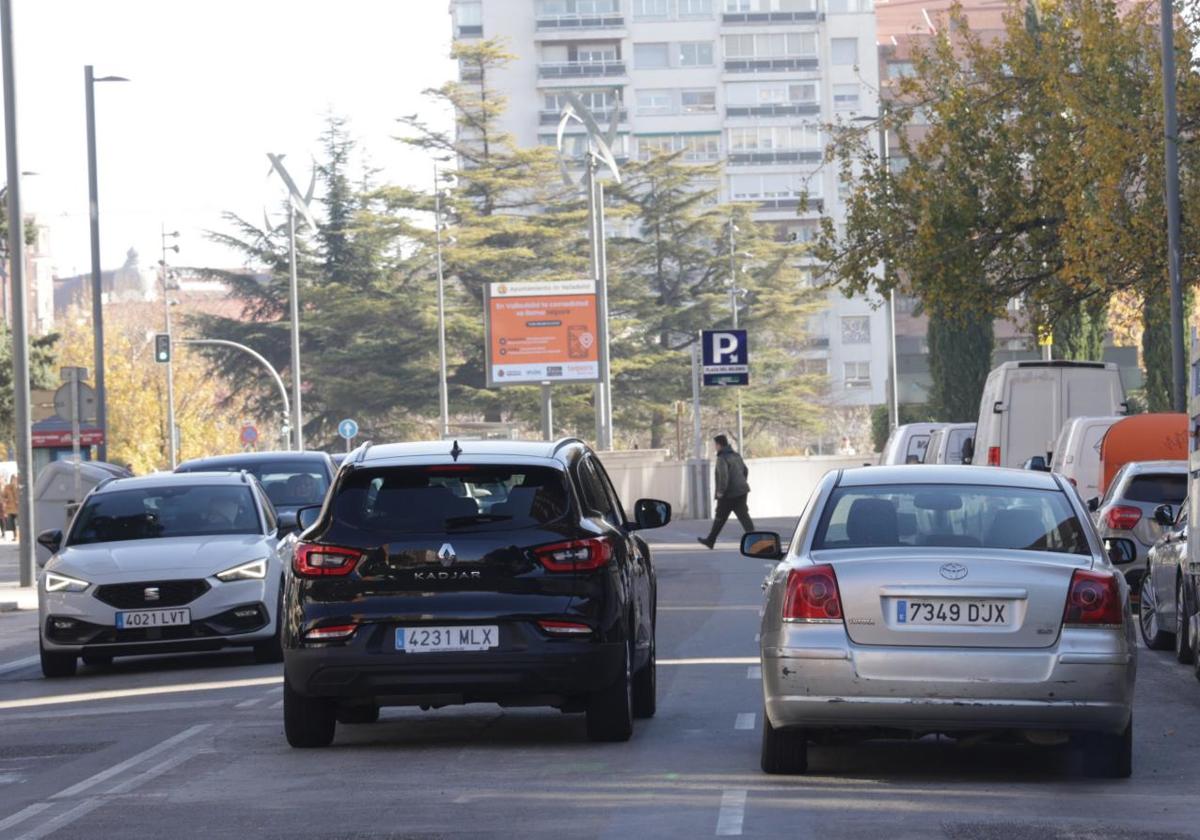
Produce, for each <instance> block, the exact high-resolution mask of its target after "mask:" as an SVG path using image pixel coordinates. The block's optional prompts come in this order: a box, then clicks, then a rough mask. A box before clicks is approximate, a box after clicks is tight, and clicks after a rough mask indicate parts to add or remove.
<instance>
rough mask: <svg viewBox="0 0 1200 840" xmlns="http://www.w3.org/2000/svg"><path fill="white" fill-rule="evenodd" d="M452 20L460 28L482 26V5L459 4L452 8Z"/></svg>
mask: <svg viewBox="0 0 1200 840" xmlns="http://www.w3.org/2000/svg"><path fill="white" fill-rule="evenodd" d="M454 19H455V21H456V22H457V23H458V25H459V26H460V27H462V26H483V4H482V3H466V2H462V0H460V2H459V3H458V4H457V5H456V6H455V7H454Z"/></svg>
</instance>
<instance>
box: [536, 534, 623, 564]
mask: <svg viewBox="0 0 1200 840" xmlns="http://www.w3.org/2000/svg"><path fill="white" fill-rule="evenodd" d="M612 555H613V545H612V542H611V541H610V540H609V539H608V538H607V537H592V538H591V539H586V540H570V541H569V542H560V543H551V544H550V545H542V546H538V547H537V548H535V549H534V550H533V556H534V557H536V558H537V560H538V562H539V563H541V564H542V566H544V567H545V569H546V571H548V572H588V571H593V570H595V569H599V568H600V567H601V566H605V565H607V564H608V561H609V560H611V559H612Z"/></svg>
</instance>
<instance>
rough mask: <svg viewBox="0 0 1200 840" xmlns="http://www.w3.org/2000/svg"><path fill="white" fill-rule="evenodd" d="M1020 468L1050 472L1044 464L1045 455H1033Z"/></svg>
mask: <svg viewBox="0 0 1200 840" xmlns="http://www.w3.org/2000/svg"><path fill="white" fill-rule="evenodd" d="M1021 469H1025V470H1033V471H1035V472H1050V468H1049V467H1048V466H1046V456H1045V455H1034V456H1033V457H1031V458H1030V459H1029V460H1028V461H1026V462H1025V463H1024V464H1022V465H1021Z"/></svg>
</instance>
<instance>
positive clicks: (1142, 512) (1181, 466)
mask: <svg viewBox="0 0 1200 840" xmlns="http://www.w3.org/2000/svg"><path fill="white" fill-rule="evenodd" d="M1187 483H1188V470H1187V464H1186V463H1185V462H1183V461H1135V462H1133V463H1129V464H1126V465H1125V466H1124V467H1122V468H1121V469H1120V470H1119V471H1118V472H1117V474H1116V476H1115V477H1114V478H1113V480H1112V482H1110V483H1109V486H1108V491H1107V492H1106V493H1105V494H1104V498H1103V499H1100V500H1096V499H1094V498H1093V499H1091V500H1089V502H1088V508H1089V509H1090V510H1092V521H1093V522H1095V523H1096V529H1097V530H1098V531H1099V532H1100V537H1101V539H1103V540H1104V541H1105V542H1106V543H1108V544H1109V545H1110V546H1114V547H1116V548H1118V549H1119V550H1120V552H1121V555H1120V560H1121V562H1119V563H1118V564H1117V567H1118V568H1119V569H1120V570H1121V571H1122V572H1123V573H1124V574H1125V577H1126V578H1127V579H1128V580H1129V587H1130V589H1131V590H1132V591H1133V592H1135V593H1138V592H1140V590H1141V586H1140V581H1141V577H1142V573H1143V572H1144V571H1145V570H1146V559H1147V556H1148V554H1149V551H1150V548H1151V546H1153V545H1154V544H1155V543H1156V542H1157V541H1158V539H1159V537H1161V536H1162V535H1163V534H1164V533H1165V532H1166V531H1167V530H1168V529H1169V528H1170V524H1171V523H1172V522H1173V521H1174V520H1175V514H1176V512H1177V511H1178V510H1179V508H1180V507H1181V506H1182V505H1183V504H1184V500H1185V499H1186V498H1187ZM1162 505H1169V506H1170V508H1171V510H1170V512H1169V514H1168V515H1167V516H1165V517H1156V516H1155V511H1156V510H1158V508H1159V507H1161V506H1162ZM1110 556H1111V555H1110ZM1172 597H1173V596H1172ZM1169 601H1170V599H1168V602H1169Z"/></svg>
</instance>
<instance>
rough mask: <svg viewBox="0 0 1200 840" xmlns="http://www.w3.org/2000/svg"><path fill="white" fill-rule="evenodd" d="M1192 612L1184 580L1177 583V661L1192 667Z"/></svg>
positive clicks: (1180, 579) (1181, 579)
mask: <svg viewBox="0 0 1200 840" xmlns="http://www.w3.org/2000/svg"><path fill="white" fill-rule="evenodd" d="M1191 623H1192V611H1191V610H1189V609H1188V607H1187V597H1186V593H1185V592H1184V591H1183V578H1182V577H1181V578H1179V580H1177V581H1176V582H1175V659H1177V660H1178V661H1179V663H1180V664H1181V665H1191V664H1192V662H1193V660H1194V657H1193V655H1192V636H1191Z"/></svg>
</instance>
